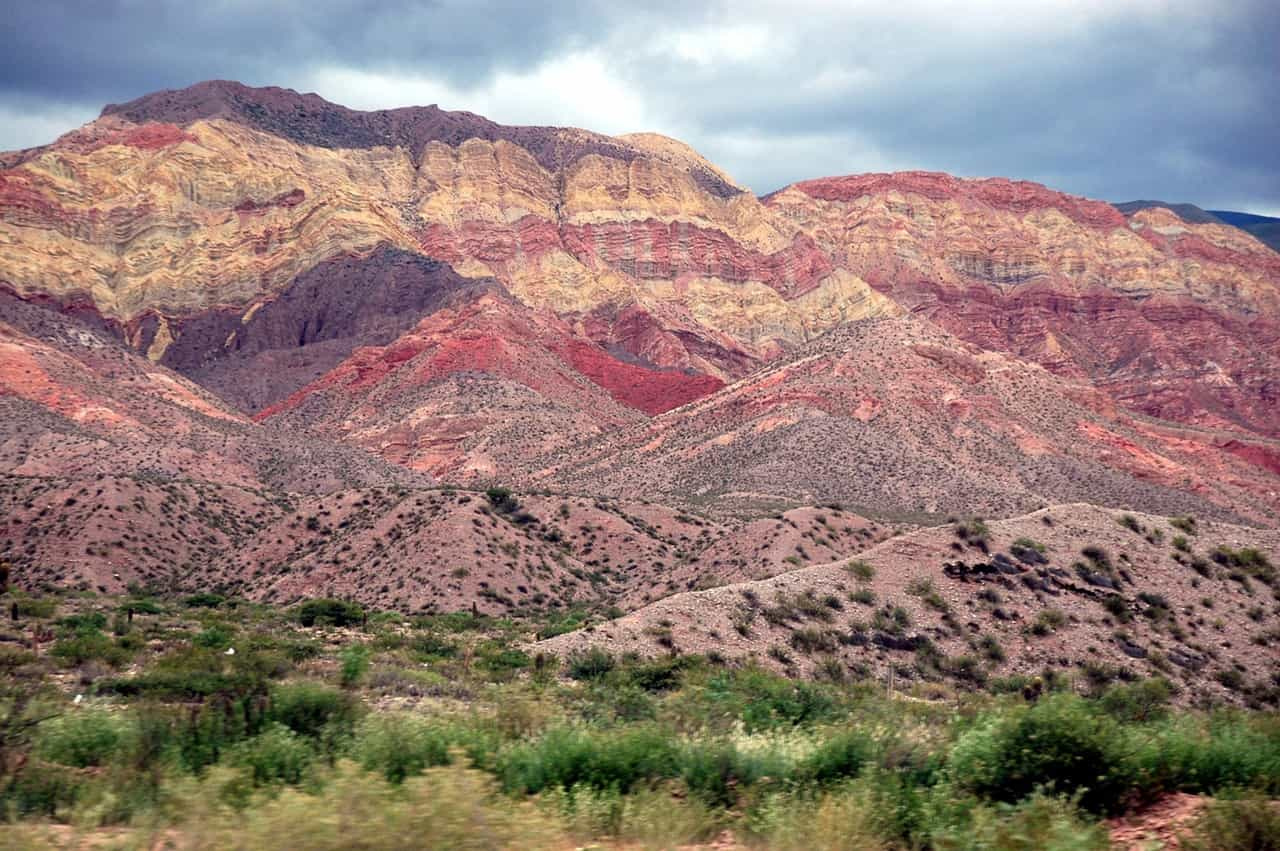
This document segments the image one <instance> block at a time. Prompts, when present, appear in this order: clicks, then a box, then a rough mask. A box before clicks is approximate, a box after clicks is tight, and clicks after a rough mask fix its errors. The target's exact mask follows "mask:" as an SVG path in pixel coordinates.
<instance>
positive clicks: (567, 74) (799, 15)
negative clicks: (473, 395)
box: [0, 0, 1280, 212]
mask: <svg viewBox="0 0 1280 851" xmlns="http://www.w3.org/2000/svg"><path fill="white" fill-rule="evenodd" d="M631 5H640V4H621V3H544V4H529V3H456V2H436V3H409V2H398V3H397V2H372V0H369V1H368V2H357V0H347V2H339V0H314V2H305V3H304V2H283V3H276V4H266V3H250V2H224V3H213V4H191V3H185V2H184V3H161V2H156V3H141V2H125V0H116V2H84V3H66V2H63V3H59V2H39V3H29V4H20V5H19V7H18V8H15V9H11V10H10V11H9V12H8V14H7V20H6V27H5V29H4V30H3V33H2V34H0V119H4V118H6V117H12V119H13V120H12V121H10V122H9V123H10V124H11V125H12V126H11V129H10V130H9V131H7V132H8V134H9V136H10V137H12V138H6V136H5V133H6V131H5V130H4V129H0V146H5V147H7V146H11V145H15V144H20V143H25V144H31V143H34V142H37V141H44V139H43V138H27V137H31V136H34V135H36V134H40V133H45V132H48V129H49V128H52V127H55V126H58V125H59V123H60V122H61V123H62V124H64V125H65V126H64V127H63V129H66V127H67V126H70V125H71V124H73V123H75V122H77V121H80V120H84V118H86V117H88V116H90V115H92V114H94V113H96V111H97V109H98V108H100V106H101V105H102V104H103V103H105V102H108V101H120V100H125V99H129V98H132V97H135V96H137V95H139V94H142V93H145V92H147V91H152V90H155V89H159V88H171V87H175V86H182V85H186V84H188V83H191V82H194V81H196V80H200V79H207V78H213V77H223V78H234V79H240V80H244V81H245V82H249V83H251V84H259V85H261V84H269V83H270V84H279V85H288V86H293V87H295V88H302V89H308V88H315V89H317V90H318V91H320V93H321V94H323V95H327V96H329V97H331V98H333V99H335V100H339V101H347V102H350V103H352V104H353V105H358V106H391V105H402V104H403V103H405V102H406V101H405V99H406V98H407V99H414V100H418V101H419V102H422V101H424V100H425V101H431V100H439V101H440V102H441V103H442V105H444V106H448V107H451V108H470V109H475V110H476V111H486V110H487V111H489V112H491V113H492V115H491V117H493V118H495V119H498V120H507V121H537V122H539V123H577V124H584V125H586V126H591V127H595V128H597V129H602V130H605V131H606V132H618V131H621V130H624V129H656V130H659V131H662V132H668V133H671V134H672V135H677V136H680V137H681V138H683V139H685V140H686V141H689V142H690V143H692V144H694V145H695V146H696V147H699V148H700V149H701V150H702V151H703V152H704V153H706V154H707V155H708V156H710V157H711V158H712V159H714V160H716V161H717V162H718V163H719V164H721V165H722V166H724V167H725V168H726V169H727V170H728V171H729V172H730V173H732V174H734V175H735V176H736V177H738V178H739V179H740V180H742V181H743V182H745V183H746V184H748V185H750V186H751V187H752V188H753V189H755V190H756V191H759V192H765V191H768V190H771V189H774V188H777V187H778V186H781V185H783V184H785V183H788V182H790V181H793V180H798V179H802V178H805V177H812V176H820V175H823V174H830V173H844V172H856V171H867V170H879V169H888V168H927V169H938V170H944V171H950V172H953V173H957V174H963V175H974V176H978V175H995V174H1003V175H1009V176H1014V177H1024V178H1028V179H1032V180H1039V181H1042V182H1045V183H1048V184H1050V185H1052V186H1055V187H1057V188H1062V189H1066V190H1068V191H1072V192H1078V193H1081V194H1087V195H1090V196H1093V197H1102V198H1110V199H1115V200H1126V199H1129V198H1137V197H1148V198H1149V197H1159V198H1165V199H1167V200H1171V201H1192V202H1195V203H1199V204H1201V205H1202V206H1218V207H1224V206H1225V207H1238V208H1239V207H1243V208H1249V209H1255V210H1263V211H1272V212H1280V154H1278V153H1277V152H1278V151H1280V96H1278V95H1277V92H1280V58H1278V57H1280V51H1278V50H1277V47H1276V45H1277V44H1280V16H1277V15H1275V14H1274V12H1273V10H1272V9H1270V8H1268V6H1269V5H1270V4H1269V3H1268V2H1263V0H1258V2H1225V0H1224V2H1217V3H1211V2H1178V0H1109V2H1099V0H1075V2H1068V0H1058V1H1057V2H1049V0H1041V2H1033V0H1018V2H1012V0H1007V2H997V1H996V0H990V2H978V1H977V0H975V2H972V3H969V4H964V6H963V7H960V6H957V5H956V4H949V3H942V2H927V0H897V2H894V3H892V4H882V3H870V2H850V3H842V4H836V5H832V4H825V3H811V4H805V3H799V4H796V3H786V4H782V3H777V4H771V3H757V4H751V3H741V2H738V3H733V4H731V5H723V6H715V5H703V4H687V3H686V4H674V3H672V4H655V3H647V4H643V6H644V8H643V9H641V10H636V9H635V8H629V6H631ZM566 57H572V58H573V59H572V61H567V60H566ZM24 134H25V136H24Z"/></svg>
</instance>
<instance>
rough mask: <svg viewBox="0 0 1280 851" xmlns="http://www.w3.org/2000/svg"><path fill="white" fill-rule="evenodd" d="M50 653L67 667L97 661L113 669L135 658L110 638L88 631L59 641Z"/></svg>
mask: <svg viewBox="0 0 1280 851" xmlns="http://www.w3.org/2000/svg"><path fill="white" fill-rule="evenodd" d="M49 652H50V653H51V654H53V655H54V656H55V657H57V658H58V659H60V660H62V661H63V662H64V663H65V664H67V665H83V664H84V663H85V662H92V661H97V662H102V663H104V664H106V665H109V666H111V667H112V668H119V667H121V666H123V665H124V664H125V663H127V662H128V661H129V659H130V658H131V657H132V656H133V653H132V652H131V651H129V650H128V649H126V648H124V647H121V646H120V645H118V644H117V643H116V642H115V641H113V640H112V639H111V637H110V636H108V635H104V634H103V633H101V632H87V631H86V632H79V633H76V634H75V635H71V636H68V637H66V638H60V639H58V640H57V641H56V642H54V645H53V648H52V649H51V650H50V651H49Z"/></svg>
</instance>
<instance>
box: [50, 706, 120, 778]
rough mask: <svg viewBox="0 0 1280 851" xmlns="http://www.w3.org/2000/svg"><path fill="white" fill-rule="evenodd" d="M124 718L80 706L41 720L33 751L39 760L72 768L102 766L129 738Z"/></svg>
mask: <svg viewBox="0 0 1280 851" xmlns="http://www.w3.org/2000/svg"><path fill="white" fill-rule="evenodd" d="M129 733H130V730H129V724H128V722H127V720H126V719H124V718H122V717H120V716H119V715H114V714H112V713H109V712H105V711H102V710H97V709H81V710H77V711H75V712H72V713H70V714H67V715H63V716H61V717H58V718H53V719H51V720H49V721H45V722H44V723H42V724H41V725H40V727H39V729H38V731H37V737H36V753H37V755H39V757H40V758H41V759H45V760H48V761H50V762H56V763H60V764H62V765H70V766H73V767H75V768H89V767H91V766H100V765H106V764H107V763H108V762H110V761H111V759H112V758H113V757H115V756H116V754H117V753H118V752H119V751H120V750H121V748H122V747H124V746H125V745H126V743H127V740H128V737H129Z"/></svg>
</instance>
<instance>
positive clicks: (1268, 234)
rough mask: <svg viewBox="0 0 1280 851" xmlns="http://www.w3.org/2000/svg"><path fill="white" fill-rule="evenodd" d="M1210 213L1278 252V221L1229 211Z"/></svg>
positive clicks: (1279, 222)
mask: <svg viewBox="0 0 1280 851" xmlns="http://www.w3.org/2000/svg"><path fill="white" fill-rule="evenodd" d="M1210 212H1211V213H1213V215H1215V216H1217V217H1218V218H1219V219H1221V220H1222V221H1224V222H1226V223H1227V224H1229V225H1234V226H1235V227H1238V228H1240V229H1241V230H1244V231H1248V232H1249V233H1251V234H1253V235H1254V236H1255V237H1257V239H1258V241H1259V242H1262V243H1263V244H1265V245H1269V246H1271V248H1273V249H1275V250H1276V251H1280V219H1277V218H1274V217H1272V216H1259V215H1256V214H1254V213H1235V212H1232V211H1231V210H1211V211H1210Z"/></svg>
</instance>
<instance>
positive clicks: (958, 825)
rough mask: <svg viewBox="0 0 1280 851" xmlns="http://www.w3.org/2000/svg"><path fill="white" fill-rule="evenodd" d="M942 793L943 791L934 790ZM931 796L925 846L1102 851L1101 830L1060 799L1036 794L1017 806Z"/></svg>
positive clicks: (1104, 846) (1104, 839) (1001, 850)
mask: <svg viewBox="0 0 1280 851" xmlns="http://www.w3.org/2000/svg"><path fill="white" fill-rule="evenodd" d="M938 791H939V792H941V793H943V794H945V790H938ZM939 797H940V796H939V795H937V794H935V795H934V796H931V800H930V802H929V807H928V812H927V815H926V819H925V821H926V823H925V825H924V826H923V828H922V830H921V833H923V834H925V835H926V836H927V839H928V845H929V846H930V847H934V848H939V849H974V851H977V849H991V850H992V851H1106V849H1108V848H1110V847H1111V843H1110V837H1109V836H1108V834H1107V830H1106V827H1105V826H1104V825H1100V824H1094V823H1090V821H1089V820H1088V819H1087V818H1085V817H1084V816H1083V815H1082V814H1081V813H1080V811H1079V809H1078V808H1077V807H1076V806H1075V805H1074V804H1073V803H1072V802H1071V801H1070V800H1069V799H1065V798H1055V797H1052V796H1049V795H1046V794H1043V793H1039V792H1037V793H1035V794H1033V795H1031V796H1030V797H1029V798H1027V799H1025V800H1023V801H1020V802H1018V803H1017V804H1012V805H1010V804H995V805H992V804H988V803H983V802H978V801H972V800H964V799H959V800H954V801H947V802H946V803H944V804H941V805H940V804H939V803H938V802H937V801H938V798H939Z"/></svg>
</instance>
